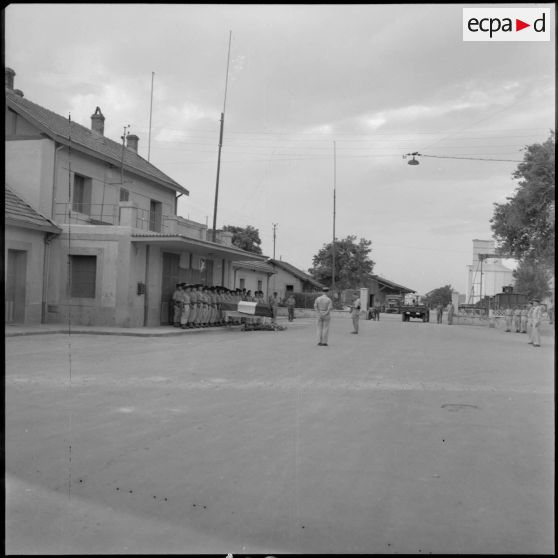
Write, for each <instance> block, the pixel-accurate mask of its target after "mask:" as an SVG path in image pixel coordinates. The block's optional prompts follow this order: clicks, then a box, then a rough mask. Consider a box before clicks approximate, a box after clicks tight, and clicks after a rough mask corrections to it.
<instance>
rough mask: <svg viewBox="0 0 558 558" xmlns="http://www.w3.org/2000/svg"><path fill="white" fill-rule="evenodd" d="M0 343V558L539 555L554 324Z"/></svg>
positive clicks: (300, 323)
mask: <svg viewBox="0 0 558 558" xmlns="http://www.w3.org/2000/svg"><path fill="white" fill-rule="evenodd" d="M349 331H350V320H348V319H347V320H342V319H338V320H335V321H334V322H333V323H332V328H331V334H330V346H329V347H318V346H317V345H316V340H315V332H314V326H313V322H312V321H311V320H296V321H295V322H294V323H292V324H289V327H288V329H287V330H286V331H282V332H268V331H263V332H246V333H243V332H240V331H238V330H237V329H229V330H223V329H221V330H216V331H207V332H203V333H200V334H195V335H184V336H180V337H166V338H135V337H121V336H109V335H103V336H96V335H79V334H78V335H72V336H68V335H61V334H51V335H35V336H30V337H13V338H9V339H6V383H5V386H6V480H7V482H6V553H8V554H19V553H26V554H33V553H35V554H36V553H41V554H60V553H62V554H64V553H66V554H67V553H76V554H77V553H99V554H102V553H186V554H187V553H223V554H225V553H227V552H231V553H237V554H238V553H262V554H265V553H268V554H272V553H295V552H299V553H326V552H327V553H429V552H432V553H488V554H490V553H498V554H507V553H520V554H538V553H547V554H552V553H554V515H553V514H554V509H553V506H554V462H553V460H554V372H553V366H554V347H553V335H551V332H550V331H548V332H546V334H545V335H544V336H543V343H544V345H543V347H541V348H540V349H536V348H533V347H531V346H529V345H527V343H526V339H525V337H526V336H525V335H521V334H510V333H504V332H502V331H501V330H497V329H489V328H486V327H480V326H447V325H437V324H433V323H428V324H423V323H422V322H419V321H412V322H410V323H402V322H401V321H399V318H398V317H394V316H382V320H381V321H380V322H373V321H361V333H360V334H359V335H350V334H349Z"/></svg>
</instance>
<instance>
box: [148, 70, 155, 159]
mask: <svg viewBox="0 0 558 558" xmlns="http://www.w3.org/2000/svg"><path fill="white" fill-rule="evenodd" d="M154 77H155V72H151V103H150V106H149V139H148V141H147V162H149V157H150V155H151V115H152V114H153V79H154Z"/></svg>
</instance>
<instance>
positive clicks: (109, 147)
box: [5, 88, 189, 195]
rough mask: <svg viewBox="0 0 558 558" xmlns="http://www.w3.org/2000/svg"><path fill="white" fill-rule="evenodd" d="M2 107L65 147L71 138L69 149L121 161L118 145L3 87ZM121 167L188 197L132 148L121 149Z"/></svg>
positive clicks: (179, 187) (115, 163) (119, 145)
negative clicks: (27, 121)
mask: <svg viewBox="0 0 558 558" xmlns="http://www.w3.org/2000/svg"><path fill="white" fill-rule="evenodd" d="M5 91H6V104H7V106H8V107H9V108H11V109H12V110H14V111H15V112H17V113H18V114H20V115H21V116H22V117H24V118H26V119H27V120H29V121H30V122H31V123H33V124H35V125H36V126H37V127H38V128H39V129H41V130H42V131H43V132H44V133H46V134H47V135H48V136H50V137H52V138H53V139H55V140H56V141H58V142H60V143H64V144H66V145H67V144H68V142H69V141H70V138H71V145H72V148H74V149H78V150H85V151H89V152H93V153H95V154H96V155H97V156H99V157H101V158H103V159H106V160H109V161H110V162H111V163H113V164H114V165H116V166H117V167H119V166H120V165H121V162H122V144H121V143H118V142H116V141H113V140H111V139H109V138H107V137H105V136H103V135H102V134H100V133H98V132H94V131H93V130H90V129H89V128H86V127H85V126H82V125H81V124H77V123H76V122H69V120H68V118H67V117H64V116H61V115H59V114H56V113H55V112H52V111H51V110H48V109H46V108H44V107H41V106H40V105H37V104H35V103H32V102H31V101H29V100H28V99H26V98H24V97H21V96H20V95H18V94H16V93H14V91H13V90H11V89H8V88H6V90H5ZM124 168H127V169H128V170H129V171H132V172H136V173H137V174H140V175H143V176H146V177H148V178H150V179H151V180H155V181H156V182H158V183H159V184H162V185H164V186H167V187H170V188H172V189H173V190H176V191H179V192H182V193H183V194H186V195H188V193H189V192H188V190H186V188H184V187H183V186H181V185H180V184H178V182H175V181H174V180H173V179H172V178H170V177H169V176H167V175H166V174H165V173H163V172H161V171H160V170H159V169H158V168H157V167H155V166H153V165H152V164H151V163H149V162H148V161H146V160H145V159H144V158H143V157H141V156H140V155H139V154H138V153H136V152H135V151H134V150H133V149H129V148H127V147H126V148H125V149H124Z"/></svg>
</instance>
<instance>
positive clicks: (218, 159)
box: [211, 31, 232, 242]
mask: <svg viewBox="0 0 558 558" xmlns="http://www.w3.org/2000/svg"><path fill="white" fill-rule="evenodd" d="M231 39H232V31H229V53H228V55H227V75H226V77H225V99H224V101H223V112H222V113H221V130H220V132H219V154H218V155H217V180H216V182H215V205H214V206H213V231H212V237H211V239H212V241H213V242H215V239H216V235H217V200H218V199H219V173H220V170H221V147H222V146H223V126H224V124H225V106H226V104H227V86H228V83H229V63H230V59H231Z"/></svg>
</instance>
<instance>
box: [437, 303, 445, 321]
mask: <svg viewBox="0 0 558 558" xmlns="http://www.w3.org/2000/svg"><path fill="white" fill-rule="evenodd" d="M443 316H444V307H443V306H442V303H441V302H439V303H438V306H436V321H437V323H439V324H441V323H442V318H443Z"/></svg>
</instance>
